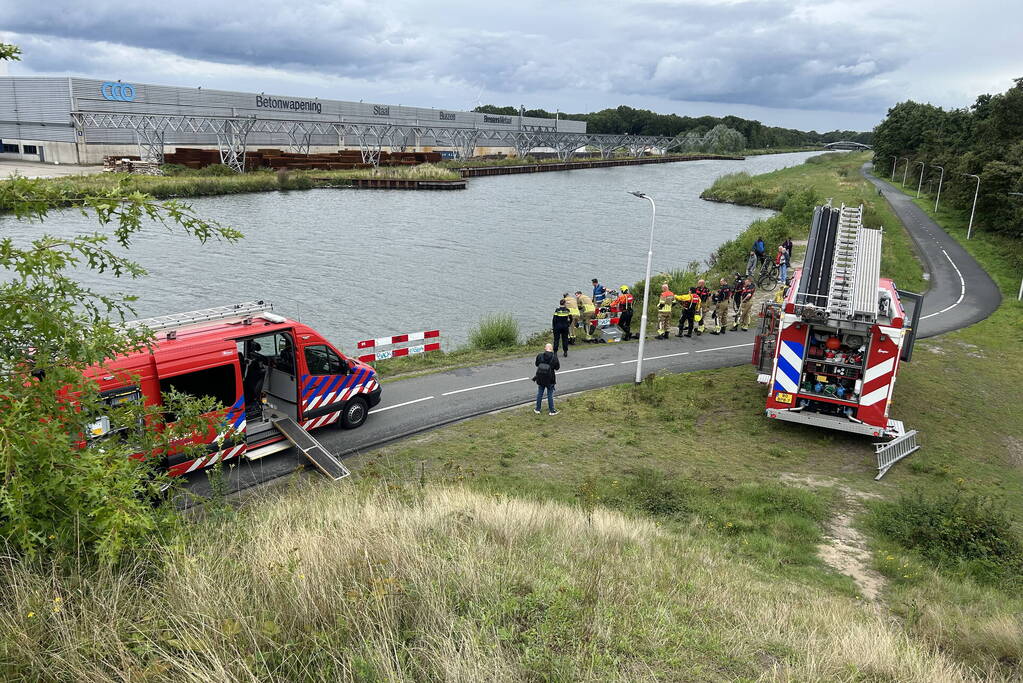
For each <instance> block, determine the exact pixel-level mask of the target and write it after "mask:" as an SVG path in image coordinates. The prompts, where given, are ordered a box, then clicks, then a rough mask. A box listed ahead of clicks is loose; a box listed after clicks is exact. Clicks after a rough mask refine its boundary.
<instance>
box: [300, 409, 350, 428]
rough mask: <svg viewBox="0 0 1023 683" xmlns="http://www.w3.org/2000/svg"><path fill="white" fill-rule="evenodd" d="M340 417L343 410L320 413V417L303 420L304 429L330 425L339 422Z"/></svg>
mask: <svg viewBox="0 0 1023 683" xmlns="http://www.w3.org/2000/svg"><path fill="white" fill-rule="evenodd" d="M339 417H341V411H335V412H333V413H327V414H326V415H320V416H319V417H314V418H313V419H311V420H304V421H303V422H302V429H305V430H309V429H316V428H317V427H322V426H324V425H329V424H331V423H334V422H337V420H338V418H339Z"/></svg>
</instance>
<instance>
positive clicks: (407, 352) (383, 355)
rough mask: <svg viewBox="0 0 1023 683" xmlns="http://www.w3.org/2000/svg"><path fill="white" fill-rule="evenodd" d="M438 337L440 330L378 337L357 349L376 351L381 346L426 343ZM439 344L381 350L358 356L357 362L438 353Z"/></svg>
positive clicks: (358, 345)
mask: <svg viewBox="0 0 1023 683" xmlns="http://www.w3.org/2000/svg"><path fill="white" fill-rule="evenodd" d="M439 337H440V330H427V331H426V332H413V333H411V334H396V335H394V336H392V337H380V338H378V339H366V340H363V341H361V342H359V343H358V344H357V347H358V348H359V349H377V348H379V347H382V346H394V345H395V344H406V343H408V342H417V341H426V340H427V339H438V338H439ZM439 350H440V342H439V341H436V342H428V343H425V344H417V345H415V346H403V347H401V348H397V349H383V350H380V351H375V352H374V353H367V354H365V355H362V356H359V361H360V362H362V363H372V362H374V361H378V360H387V359H388V358H400V357H402V356H412V355H415V354H417V353H426V352H427V351H439Z"/></svg>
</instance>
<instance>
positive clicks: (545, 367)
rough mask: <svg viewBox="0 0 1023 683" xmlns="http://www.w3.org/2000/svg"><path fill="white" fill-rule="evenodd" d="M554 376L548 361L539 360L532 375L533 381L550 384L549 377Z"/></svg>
mask: <svg viewBox="0 0 1023 683" xmlns="http://www.w3.org/2000/svg"><path fill="white" fill-rule="evenodd" d="M553 377H554V369H553V368H551V364H550V363H543V362H541V363H540V364H539V365H537V366H536V375H534V376H533V381H534V382H536V383H537V384H544V385H545V384H550V382H551V379H553Z"/></svg>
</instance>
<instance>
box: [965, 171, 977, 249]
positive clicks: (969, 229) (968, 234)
mask: <svg viewBox="0 0 1023 683" xmlns="http://www.w3.org/2000/svg"><path fill="white" fill-rule="evenodd" d="M963 175H964V176H969V177H970V178H976V179H977V189H976V190H974V191H973V208H972V209H971V210H970V225H969V226H968V227H967V228H966V239H970V235H972V234H973V215H974V214H975V213H977V195H979V194H980V176H979V175H975V174H973V173H964V174H963Z"/></svg>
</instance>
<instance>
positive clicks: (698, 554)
mask: <svg viewBox="0 0 1023 683" xmlns="http://www.w3.org/2000/svg"><path fill="white" fill-rule="evenodd" d="M893 232H894V231H893ZM976 239H977V242H976V243H973V244H971V245H970V248H971V249H974V250H975V253H976V254H977V255H978V257H979V258H980V259H981V260H982V262H983V263H984V265H985V266H986V267H987V268H988V269H989V270H990V271H992V272H993V273H994V274H995V276H996V279H997V280H998V282H999V283H1000V284H1001V285H1002V286H1003V289H1006V285H1007V284H1008V285H1009V286H1010V287H1013V291H1014V285H1015V284H1017V283H1016V282H1015V281H1014V278H1013V277H1012V276H1013V275H1015V274H1016V271H1014V270H1013V268H1012V267H1011V265H1010V264H1007V263H1006V262H1005V261H1002V260H1000V259H999V257H998V255H997V254H995V253H993V252H989V251H988V247H987V246H984V245H986V244H987V242H986V239H987V237H986V235H980V236H978V237H977V238H976ZM1010 280H1013V281H1012V282H1009V281H1010ZM1021 321H1023V307H1021V306H1019V305H1018V304H1016V303H1015V301H1014V300H1007V301H1006V303H1005V304H1003V306H1002V308H1001V309H1000V310H999V311H998V313H997V314H996V315H995V316H993V317H992V318H991V319H990V320H988V321H985V322H983V323H980V324H978V325H975V326H973V327H971V328H969V329H966V330H962V331H959V332H956V333H952V334H949V335H944V336H942V337H938V338H935V339H931V340H927V341H924V342H921V343H920V346H919V348H918V350H917V353H916V355H915V357H914V360H913V362H912V364H910V365H908V366H907V367H906V368H905V369H904V370H903V372H902V373H901V374H900V378H899V387H898V394H897V398H896V404H895V415H896V417H899V418H902V419H905V420H906V421H907V423H908V424H909V425H910V426H912V427H915V428H917V429H919V430H921V432H922V440H923V443H924V450H922V451H920V452H918V453H916V454H914V455H913V456H912V457H911V458H910V459H909V460H907V461H906V462H903V463H900V464H898V465H897V466H896V468H895V469H894V470H893V471H892V472H890V473H889V474H888V475H887V477H886V478H885V479H884V480H883V481H882V482H879V483H875V482H873V480H872V479H871V476H872V474H873V469H872V458H871V457H870V452H871V449H870V448H869V445H868V444H867V443H866V442H865V441H864V440H863V439H861V438H857V437H853V436H847V435H844V434H840V433H835V432H827V431H823V430H815V429H810V428H806V427H801V426H796V425H788V424H784V423H769V422H767V421H766V420H765V419H764V418H763V416H762V412H761V409H762V406H763V390H762V388H760V387H759V386H758V385H756V384H755V383H754V382H753V376H752V372H751V370H750V369H749V368H732V369H724V370H717V371H709V372H701V373H693V374H687V375H672V376H665V377H658V378H656V379H655V380H653V381H652V382H651V383H649V384H646V385H643V386H641V387H639V388H633V387H630V386H620V387H614V388H610V389H606V390H601V391H595V392H589V393H587V394H585V395H581V396H577V397H572V398H570V399H568V400H563V401H561V403H560V405H559V409H560V410H561V411H562V414H561V415H559V416H558V417H556V418H549V417H547V416H534V415H533V414H532V413H531V412H530V411H528V410H515V411H508V412H505V413H502V414H499V415H494V416H489V417H485V418H482V419H479V420H475V421H472V422H468V423H464V424H461V425H458V426H455V427H452V428H447V429H444V430H441V431H437V432H433V433H431V434H429V435H427V436H424V437H421V438H419V439H416V440H413V441H410V442H406V443H404V444H400V445H395V446H391V447H388V448H385V449H380V450H378V451H376V452H373V453H370V454H368V455H366V456H363V457H361V458H358V459H355V460H354V461H351V465H352V466H353V469H354V472H355V477H354V481H353V482H346V483H344V484H341V485H340V486H334V485H329V484H326V483H323V482H321V481H319V480H318V479H315V480H312V481H309V482H296V483H294V484H293V490H291V491H285V492H283V493H282V492H280V491H278V492H277V493H276V494H275V496H274V497H273V498H267V499H261V500H253V501H250V502H249V503H248V504H247V505H246V506H244V507H243V508H241V509H239V510H225V509H222V508H219V507H217V506H214V507H213V508H212V509H211V514H210V515H208V516H207V518H205V519H201V520H197V521H193V522H192V523H190V524H188V525H187V526H186V527H185V528H184V529H183V531H182V536H181V537H180V538H177V539H172V540H171V542H169V543H168V544H167V545H165V546H164V547H162V548H157V549H154V551H153V553H152V554H150V555H145V556H142V557H140V559H139V560H138V562H137V563H135V564H127V565H125V566H121V567H117V568H115V569H77V570H76V569H75V567H74V563H73V562H68V566H61V567H57V568H54V567H38V566H21V565H18V564H17V563H14V562H11V561H5V564H3V565H0V572H2V574H0V582H2V583H3V584H4V586H5V589H6V590H4V591H3V592H0V671H3V673H4V675H5V676H7V677H8V678H29V679H32V678H39V677H47V678H51V679H57V680H123V679H126V678H133V679H147V680H181V679H195V680H210V679H235V680H237V679H275V680H310V679H324V678H331V679H340V680H423V679H427V680H441V679H444V680H447V679H455V680H478V679H484V678H486V679H496V680H523V679H525V680H572V679H576V680H644V679H662V680H668V679H670V680H679V679H681V680H735V679H744V680H756V679H790V680H898V681H928V682H930V681H952V680H999V679H1003V680H1011V679H1016V680H1018V679H1019V678H1020V676H1021V675H1023V668H1021V661H1023V621H1021V617H1020V615H1021V614H1023V598H1021V597H1020V592H1019V587H1020V584H1021V576H1023V569H1021V568H1020V563H1019V558H1020V555H1021V553H1023V551H1021V550H1020V547H1019V545H1020V544H1019V540H1018V534H1019V532H1020V522H1019V520H1020V518H1021V516H1023V495H1021V493H1023V427H1021V425H1023V407H1021V406H1020V403H1019V401H1018V400H1017V398H1016V397H1017V394H1018V387H1019V386H1020V384H1021V382H1023V364H1021V363H1020V362H1019V360H1018V359H1019V358H1020V357H1023V339H1021V338H1020V335H1018V334H1006V330H1013V329H1019V325H1020V323H1021ZM914 491H919V492H922V494H923V495H924V496H925V504H918V503H916V501H915V500H914V499H913V497H912V496H911V497H910V498H908V499H902V498H901V496H902V494H906V493H910V492H914ZM992 494H997V495H1000V496H1002V497H1003V501H1002V505H1003V506H1004V508H1003V510H1004V512H1005V513H1006V514H1008V515H1009V516H1010V517H1011V519H1008V520H1006V519H1004V518H1003V517H1002V516H999V514H998V510H995V511H994V512H993V513H987V512H985V511H984V510H983V509H982V508H976V507H973V508H971V507H970V506H969V505H968V504H964V503H963V501H969V500H970V497H971V496H974V495H980V496H988V495H992ZM926 501H937V504H930V505H928V504H926ZM955 501H959V502H958V503H957V502H955ZM947 511H952V512H955V513H957V514H955V515H948V514H946V512H947ZM960 512H962V513H963V514H959V513H960ZM893 521H894V522H897V524H892V522H893ZM992 521H994V522H997V524H994V525H992V524H991V523H990V522H992ZM964 522H965V523H964ZM860 534H862V540H859V539H860V536H859V535H860ZM1013 534H1015V536H1014V535H1013ZM829 536H835V537H837V538H839V539H840V540H841V542H842V543H844V544H848V545H853V546H856V545H861V546H863V549H862V550H861V552H859V553H857V552H855V551H854V550H849V549H845V550H843V546H842V543H832V542H830V541H829ZM819 544H824V545H825V547H827V548H829V549H830V550H829V553H828V554H829V555H830V556H831V557H832V558H837V560H838V561H836V564H843V565H845V566H848V567H851V568H853V569H857V567H858V571H859V572H860V573H861V574H863V576H862V577H861V579H860V582H859V583H855V582H854V581H853V580H852V579H850V578H848V577H846V576H844V575H843V574H841V573H839V572H837V571H835V570H834V569H832V568H831V567H829V566H828V565H827V564H826V563H825V562H823V561H822V560H821V559H820V555H819V554H818V552H817V549H818V545H819ZM909 546H915V547H909ZM871 579H873V580H874V581H876V582H877V583H876V584H875V585H874V587H875V588H877V589H878V590H879V594H878V595H877V598H876V599H870V598H869V595H871V594H872V591H871V590H868V588H869V587H870V583H869V582H870V580H871Z"/></svg>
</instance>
